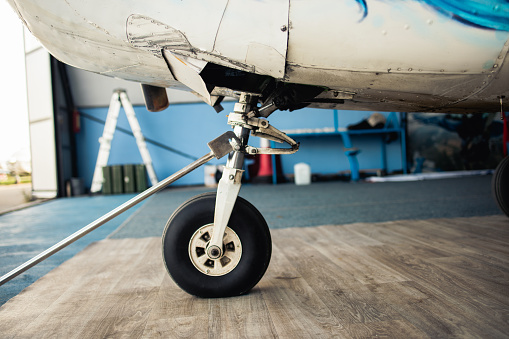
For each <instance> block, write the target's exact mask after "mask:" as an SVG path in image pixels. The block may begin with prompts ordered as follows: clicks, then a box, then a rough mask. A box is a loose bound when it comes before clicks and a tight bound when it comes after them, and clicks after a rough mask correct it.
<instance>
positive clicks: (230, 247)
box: [189, 224, 242, 276]
mask: <svg viewBox="0 0 509 339" xmlns="http://www.w3.org/2000/svg"><path fill="white" fill-rule="evenodd" d="M213 226H214V224H208V225H205V226H202V227H201V228H199V229H198V230H197V231H196V232H195V233H194V234H193V236H192V237H191V241H190V242H189V258H190V259H191V262H192V263H193V265H194V267H196V268H197V269H198V271H200V272H202V273H203V274H206V275H212V276H221V275H225V274H227V273H228V272H231V271H232V270H233V269H234V268H235V267H237V264H238V263H239V261H240V257H241V256H242V245H241V243H240V239H239V237H238V235H237V233H235V232H234V231H233V230H232V229H231V228H229V227H226V230H225V231H224V236H223V255H222V256H221V257H219V258H217V259H214V258H210V257H209V256H208V255H207V245H208V244H209V242H210V239H211V238H212V228H213Z"/></svg>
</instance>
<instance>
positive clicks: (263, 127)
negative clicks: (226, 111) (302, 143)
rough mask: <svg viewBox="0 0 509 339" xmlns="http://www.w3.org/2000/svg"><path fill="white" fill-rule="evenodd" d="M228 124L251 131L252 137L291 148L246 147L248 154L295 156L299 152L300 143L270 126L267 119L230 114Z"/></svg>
mask: <svg viewBox="0 0 509 339" xmlns="http://www.w3.org/2000/svg"><path fill="white" fill-rule="evenodd" d="M228 124H229V125H232V126H241V127H244V128H248V129H250V130H251V135H253V136H255V137H260V138H263V139H268V140H271V141H275V142H278V143H286V144H288V145H290V147H291V148H256V147H252V146H245V152H246V153H248V154H293V153H295V152H297V151H298V150H299V143H298V142H296V141H295V140H293V139H292V138H290V137H289V136H288V135H286V134H285V133H284V132H281V131H280V130H278V129H277V128H275V127H274V126H272V125H270V124H269V122H268V121H267V120H265V119H260V118H249V117H248V116H246V115H245V114H239V113H230V115H229V116H228Z"/></svg>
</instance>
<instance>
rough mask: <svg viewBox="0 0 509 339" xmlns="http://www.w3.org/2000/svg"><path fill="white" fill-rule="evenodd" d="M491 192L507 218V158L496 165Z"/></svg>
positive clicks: (508, 173)
mask: <svg viewBox="0 0 509 339" xmlns="http://www.w3.org/2000/svg"><path fill="white" fill-rule="evenodd" d="M491 190H492V192H493V196H494V197H495V201H496V202H497V204H498V207H500V209H501V210H502V212H504V213H505V214H506V215H507V216H508V217H509V156H507V157H505V158H504V159H502V161H501V162H500V164H498V166H497V169H496V170H495V174H494V175H493V178H492V181H491Z"/></svg>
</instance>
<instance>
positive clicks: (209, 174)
mask: <svg viewBox="0 0 509 339" xmlns="http://www.w3.org/2000/svg"><path fill="white" fill-rule="evenodd" d="M204 171H205V178H204V181H205V186H209V187H214V186H216V184H217V183H216V171H217V167H216V166H215V165H205V166H204Z"/></svg>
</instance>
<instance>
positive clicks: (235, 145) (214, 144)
mask: <svg viewBox="0 0 509 339" xmlns="http://www.w3.org/2000/svg"><path fill="white" fill-rule="evenodd" d="M240 144H241V142H240V140H239V138H238V137H237V136H236V135H235V133H233V132H232V131H228V132H226V133H223V134H221V135H220V136H218V137H217V138H215V139H214V140H212V141H211V142H209V143H208V144H207V145H208V146H209V148H210V150H211V151H212V153H214V156H215V157H216V158H217V159H221V158H222V157H224V156H225V155H227V154H228V153H230V152H231V151H238V150H240Z"/></svg>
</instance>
